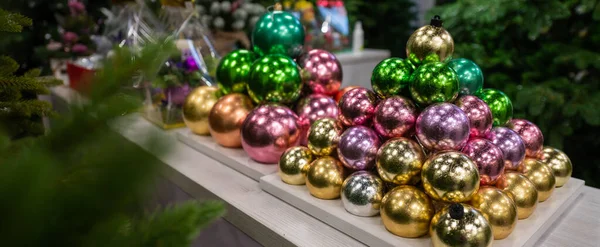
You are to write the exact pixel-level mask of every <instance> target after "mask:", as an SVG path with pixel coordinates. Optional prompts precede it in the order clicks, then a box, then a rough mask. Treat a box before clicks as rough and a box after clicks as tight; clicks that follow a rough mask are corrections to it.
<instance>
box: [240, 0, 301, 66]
mask: <svg viewBox="0 0 600 247" xmlns="http://www.w3.org/2000/svg"><path fill="white" fill-rule="evenodd" d="M304 35H305V34H304V27H303V26H302V23H300V20H298V18H296V17H294V15H292V14H291V13H289V12H285V11H280V10H275V11H272V12H267V13H265V14H263V15H262V16H261V17H260V18H259V19H258V21H257V22H256V24H254V29H253V30H252V36H251V38H252V44H253V50H254V52H256V53H257V54H258V55H259V56H265V55H267V54H282V55H286V56H289V57H292V58H295V57H296V56H298V55H300V53H301V52H302V48H303V46H304Z"/></svg>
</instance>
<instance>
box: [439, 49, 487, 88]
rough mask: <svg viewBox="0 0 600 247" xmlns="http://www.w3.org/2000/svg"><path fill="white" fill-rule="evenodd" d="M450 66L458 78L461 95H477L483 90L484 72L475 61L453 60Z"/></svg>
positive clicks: (449, 63)
mask: <svg viewBox="0 0 600 247" xmlns="http://www.w3.org/2000/svg"><path fill="white" fill-rule="evenodd" d="M448 66H450V68H452V69H453V70H454V71H455V72H456V75H457V76H458V82H459V85H460V86H459V88H460V89H459V93H460V94H475V93H477V92H479V90H481V89H482V88H483V72H481V69H480V68H479V66H477V64H475V63H474V62H473V61H471V60H469V59H466V58H457V59H452V60H450V62H448Z"/></svg>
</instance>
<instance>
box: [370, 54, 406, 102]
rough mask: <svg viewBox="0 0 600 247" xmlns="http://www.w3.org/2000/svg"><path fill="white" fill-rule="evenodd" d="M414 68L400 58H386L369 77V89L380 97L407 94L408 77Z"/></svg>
mask: <svg viewBox="0 0 600 247" xmlns="http://www.w3.org/2000/svg"><path fill="white" fill-rule="evenodd" d="M414 70H415V66H414V65H412V64H411V63H410V62H409V61H408V60H403V59H402V58H396V57H392V58H387V59H384V60H383V61H381V62H379V64H377V66H375V69H373V73H372V75H371V87H372V88H373V91H375V93H377V95H379V96H380V97H390V96H393V95H399V94H400V93H408V83H409V81H410V75H411V74H412V72H413V71H414Z"/></svg>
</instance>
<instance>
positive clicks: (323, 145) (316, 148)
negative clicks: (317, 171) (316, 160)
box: [308, 118, 343, 156]
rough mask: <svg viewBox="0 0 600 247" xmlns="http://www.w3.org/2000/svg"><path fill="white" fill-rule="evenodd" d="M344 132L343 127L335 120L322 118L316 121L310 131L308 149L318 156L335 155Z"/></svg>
mask: <svg viewBox="0 0 600 247" xmlns="http://www.w3.org/2000/svg"><path fill="white" fill-rule="evenodd" d="M342 131H343V129H342V127H341V126H340V125H339V124H338V123H337V120H335V119H333V118H321V119H319V120H317V121H315V122H314V123H313V124H312V125H311V127H310V129H309V131H308V149H310V151H311V152H312V153H313V154H314V155H317V156H325V155H331V154H333V152H334V151H335V150H336V149H337V145H338V142H339V140H340V135H342Z"/></svg>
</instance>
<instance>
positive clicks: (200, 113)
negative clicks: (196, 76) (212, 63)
mask: <svg viewBox="0 0 600 247" xmlns="http://www.w3.org/2000/svg"><path fill="white" fill-rule="evenodd" d="M218 93H219V89H218V88H216V87H209V86H200V87H197V88H195V89H194V90H192V92H190V94H188V96H187V97H186V98H185V102H184V103H183V107H182V108H183V110H182V111H183V121H184V123H185V125H186V126H187V127H188V128H190V130H191V131H192V132H193V133H194V134H198V135H208V134H209V133H210V131H209V125H208V116H209V115H210V111H211V109H212V107H213V106H214V105H215V103H217V101H218V100H219V97H218Z"/></svg>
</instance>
